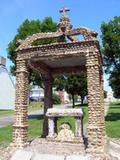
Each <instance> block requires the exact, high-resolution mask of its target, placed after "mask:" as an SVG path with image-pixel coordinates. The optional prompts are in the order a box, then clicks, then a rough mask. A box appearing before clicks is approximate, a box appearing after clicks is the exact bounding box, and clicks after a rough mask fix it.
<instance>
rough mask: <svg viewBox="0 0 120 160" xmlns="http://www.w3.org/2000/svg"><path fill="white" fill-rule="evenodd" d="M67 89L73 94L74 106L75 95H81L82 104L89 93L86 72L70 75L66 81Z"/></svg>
mask: <svg viewBox="0 0 120 160" xmlns="http://www.w3.org/2000/svg"><path fill="white" fill-rule="evenodd" d="M65 90H66V91H67V92H68V93H69V94H71V96H72V101H73V108H74V107H75V95H79V96H80V97H81V104H83V100H84V98H85V96H86V95H87V78H86V74H85V73H80V74H79V75H71V76H68V77H67V79H66V83H65Z"/></svg>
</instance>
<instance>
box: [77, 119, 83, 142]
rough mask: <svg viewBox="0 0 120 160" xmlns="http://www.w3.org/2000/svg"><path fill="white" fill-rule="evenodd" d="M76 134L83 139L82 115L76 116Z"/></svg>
mask: <svg viewBox="0 0 120 160" xmlns="http://www.w3.org/2000/svg"><path fill="white" fill-rule="evenodd" d="M75 136H76V137H77V138H81V139H82V137H83V124H82V117H75Z"/></svg>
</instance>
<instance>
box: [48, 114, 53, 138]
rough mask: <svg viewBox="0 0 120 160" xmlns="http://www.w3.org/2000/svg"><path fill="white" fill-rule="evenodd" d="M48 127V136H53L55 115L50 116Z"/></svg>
mask: <svg viewBox="0 0 120 160" xmlns="http://www.w3.org/2000/svg"><path fill="white" fill-rule="evenodd" d="M48 129H49V130H48V138H53V137H54V135H55V123H54V118H53V117H49V118H48Z"/></svg>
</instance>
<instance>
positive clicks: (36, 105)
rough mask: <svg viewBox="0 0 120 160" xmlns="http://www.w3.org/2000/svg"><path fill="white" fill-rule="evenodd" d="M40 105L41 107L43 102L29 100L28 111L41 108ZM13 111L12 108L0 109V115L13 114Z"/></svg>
mask: <svg viewBox="0 0 120 160" xmlns="http://www.w3.org/2000/svg"><path fill="white" fill-rule="evenodd" d="M42 107H43V102H30V105H29V108H28V111H29V112H31V111H36V110H39V109H42ZM13 113H14V111H13V110H0V117H3V116H10V115H13Z"/></svg>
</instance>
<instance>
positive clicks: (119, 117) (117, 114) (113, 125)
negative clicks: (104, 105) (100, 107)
mask: <svg viewBox="0 0 120 160" xmlns="http://www.w3.org/2000/svg"><path fill="white" fill-rule="evenodd" d="M105 120H106V133H107V135H108V136H109V137H112V138H120V102H116V103H111V104H110V108H109V111H108V114H107V116H106V118H105Z"/></svg>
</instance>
